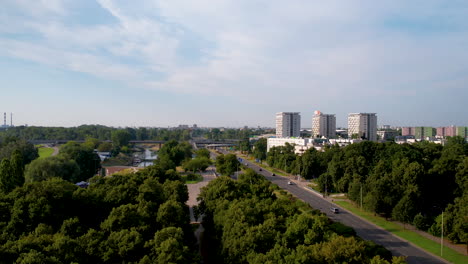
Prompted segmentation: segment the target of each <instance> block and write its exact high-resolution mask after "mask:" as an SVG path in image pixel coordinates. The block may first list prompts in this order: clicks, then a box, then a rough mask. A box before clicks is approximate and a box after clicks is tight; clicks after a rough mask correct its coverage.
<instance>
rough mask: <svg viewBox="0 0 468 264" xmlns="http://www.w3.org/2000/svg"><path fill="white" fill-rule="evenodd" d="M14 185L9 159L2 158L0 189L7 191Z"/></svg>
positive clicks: (0, 164)
mask: <svg viewBox="0 0 468 264" xmlns="http://www.w3.org/2000/svg"><path fill="white" fill-rule="evenodd" d="M14 187H15V182H14V178H13V170H12V167H11V163H10V160H8V159H3V160H2V162H1V163H0V190H2V191H3V192H5V193H8V192H10V191H11V190H13V188H14Z"/></svg>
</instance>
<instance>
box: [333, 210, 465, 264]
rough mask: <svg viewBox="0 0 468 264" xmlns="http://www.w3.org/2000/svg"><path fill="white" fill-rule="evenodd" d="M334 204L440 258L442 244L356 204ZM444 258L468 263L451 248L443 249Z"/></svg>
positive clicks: (453, 261)
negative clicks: (362, 208)
mask: <svg viewBox="0 0 468 264" xmlns="http://www.w3.org/2000/svg"><path fill="white" fill-rule="evenodd" d="M334 202H335V203H336V204H338V205H339V206H341V207H343V208H345V209H347V210H348V211H351V212H353V213H354V214H356V215H359V216H360V217H362V218H364V219H366V220H368V221H369V222H371V223H374V224H375V225H377V226H379V227H381V228H383V229H385V230H387V231H389V232H391V233H393V234H394V235H397V236H399V237H401V238H403V239H405V240H407V241H409V242H411V243H413V244H415V245H417V246H419V247H421V248H423V249H425V250H426V251H429V252H431V253H432V254H434V255H436V256H440V243H437V242H435V241H432V240H430V239H428V238H425V237H423V236H421V235H420V234H418V233H416V232H413V231H411V230H408V229H405V228H403V227H402V226H400V225H398V224H396V223H392V222H389V221H387V220H385V219H384V218H382V217H379V216H374V214H373V213H369V212H365V211H362V210H361V209H359V208H358V207H356V206H355V205H354V204H352V203H350V202H348V201H334ZM442 258H443V259H445V260H447V261H449V262H451V263H456V264H458V263H460V264H462V263H468V256H464V255H462V254H460V253H458V252H456V251H455V250H453V249H451V248H449V247H445V246H444V248H443V256H442Z"/></svg>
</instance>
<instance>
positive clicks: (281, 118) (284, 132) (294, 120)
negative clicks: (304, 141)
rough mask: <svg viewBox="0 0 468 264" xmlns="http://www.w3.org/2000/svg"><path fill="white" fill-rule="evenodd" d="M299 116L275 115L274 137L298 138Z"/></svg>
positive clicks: (289, 114) (293, 114)
mask: <svg viewBox="0 0 468 264" xmlns="http://www.w3.org/2000/svg"><path fill="white" fill-rule="evenodd" d="M300 135H301V115H300V114H299V113H298V112H280V113H276V137H277V138H285V137H300Z"/></svg>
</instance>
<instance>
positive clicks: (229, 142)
mask: <svg viewBox="0 0 468 264" xmlns="http://www.w3.org/2000/svg"><path fill="white" fill-rule="evenodd" d="M70 141H73V142H77V143H84V142H85V140H71V139H37V140H28V142H30V143H31V144H34V145H39V144H56V145H59V144H66V143H68V142H70ZM102 142H110V143H112V140H103V141H102ZM166 142H167V141H166V140H130V141H129V143H130V144H159V147H161V146H162V145H163V144H164V143H166ZM238 142H239V140H238V139H226V140H211V139H195V140H191V143H192V145H193V146H194V148H195V149H197V148H219V147H233V146H236V145H237V144H238Z"/></svg>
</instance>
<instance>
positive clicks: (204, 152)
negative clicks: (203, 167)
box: [195, 148, 210, 159]
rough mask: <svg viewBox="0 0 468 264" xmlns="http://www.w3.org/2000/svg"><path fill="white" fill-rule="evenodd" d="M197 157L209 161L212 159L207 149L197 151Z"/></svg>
mask: <svg viewBox="0 0 468 264" xmlns="http://www.w3.org/2000/svg"><path fill="white" fill-rule="evenodd" d="M195 155H196V156H197V158H202V157H205V158H207V159H209V158H210V151H209V150H207V149H206V148H201V149H199V150H197V151H196V152H195Z"/></svg>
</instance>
